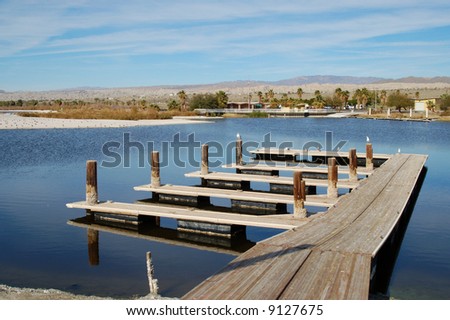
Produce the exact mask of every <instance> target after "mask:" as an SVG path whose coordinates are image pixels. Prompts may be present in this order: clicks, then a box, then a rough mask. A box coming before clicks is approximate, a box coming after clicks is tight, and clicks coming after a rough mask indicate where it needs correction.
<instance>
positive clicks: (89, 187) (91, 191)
mask: <svg viewBox="0 0 450 320" xmlns="http://www.w3.org/2000/svg"><path fill="white" fill-rule="evenodd" d="M86 203H87V204H90V205H93V204H97V203H98V187H97V161H95V160H88V161H87V162H86Z"/></svg>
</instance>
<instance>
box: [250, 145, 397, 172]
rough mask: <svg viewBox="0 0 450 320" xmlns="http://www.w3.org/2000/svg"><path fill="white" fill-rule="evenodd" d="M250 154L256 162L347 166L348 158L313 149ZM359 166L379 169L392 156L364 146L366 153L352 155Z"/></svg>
mask: <svg viewBox="0 0 450 320" xmlns="http://www.w3.org/2000/svg"><path fill="white" fill-rule="evenodd" d="M250 153H251V154H252V155H253V156H254V157H255V159H256V160H271V161H292V162H306V161H310V162H316V163H327V161H328V159H329V158H335V159H337V161H338V163H340V164H348V163H349V161H350V157H351V156H352V155H351V154H349V152H344V151H333V150H315V149H311V150H310V149H307V150H301V149H290V148H285V149H280V148H258V149H255V150H250ZM354 156H355V158H356V160H357V161H358V164H359V165H364V166H366V167H370V168H372V167H373V166H375V167H379V166H380V165H381V164H383V163H384V162H385V161H386V160H388V159H389V158H390V157H391V156H392V155H390V154H383V153H373V148H372V144H371V143H367V144H366V152H365V153H363V152H357V153H356V152H355V154H354Z"/></svg>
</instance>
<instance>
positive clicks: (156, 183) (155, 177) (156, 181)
mask: <svg viewBox="0 0 450 320" xmlns="http://www.w3.org/2000/svg"><path fill="white" fill-rule="evenodd" d="M151 166H152V174H151V177H150V185H151V186H152V187H160V186H161V177H160V171H159V152H158V151H152V156H151ZM152 199H153V200H154V201H159V193H157V192H152Z"/></svg>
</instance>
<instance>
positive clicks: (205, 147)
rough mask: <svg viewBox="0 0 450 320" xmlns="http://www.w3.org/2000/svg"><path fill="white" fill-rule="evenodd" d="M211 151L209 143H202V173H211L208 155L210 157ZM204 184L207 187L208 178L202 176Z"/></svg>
mask: <svg viewBox="0 0 450 320" xmlns="http://www.w3.org/2000/svg"><path fill="white" fill-rule="evenodd" d="M208 154H209V152H208V145H207V144H206V143H205V144H203V145H202V164H201V169H200V173H201V174H202V175H207V174H208V173H209V164H208V157H209V155H208ZM201 181H202V186H203V187H206V185H207V180H206V179H204V178H202V179H201Z"/></svg>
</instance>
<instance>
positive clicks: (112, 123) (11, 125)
mask: <svg viewBox="0 0 450 320" xmlns="http://www.w3.org/2000/svg"><path fill="white" fill-rule="evenodd" d="M211 122H213V121H211V120H204V119H199V118H193V119H189V118H188V117H183V118H175V119H156V120H104V119H58V118H41V117H21V116H18V115H16V114H13V113H0V130H30V129H88V128H126V127H142V126H162V125H177V124H200V123H211Z"/></svg>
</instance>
